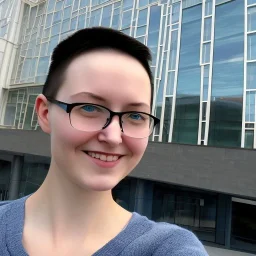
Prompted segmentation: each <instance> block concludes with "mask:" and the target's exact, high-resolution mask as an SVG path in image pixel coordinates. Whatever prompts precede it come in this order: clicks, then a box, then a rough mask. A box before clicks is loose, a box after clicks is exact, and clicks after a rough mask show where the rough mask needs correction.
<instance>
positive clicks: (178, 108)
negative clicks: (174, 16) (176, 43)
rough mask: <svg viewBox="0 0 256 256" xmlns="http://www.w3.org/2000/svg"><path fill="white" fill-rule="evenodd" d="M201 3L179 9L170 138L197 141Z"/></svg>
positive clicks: (181, 141)
mask: <svg viewBox="0 0 256 256" xmlns="http://www.w3.org/2000/svg"><path fill="white" fill-rule="evenodd" d="M201 22H202V5H201V4H200V5H196V6H193V7H190V8H188V9H184V10H183V11H182V22H181V42H180V57H179V70H178V84H177V94H176V105H175V116H174V127H173V136H172V141H173V142H177V143H187V144H197V137H198V124H199V110H200V79H201V68H200V40H201Z"/></svg>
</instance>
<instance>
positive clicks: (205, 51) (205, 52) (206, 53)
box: [202, 43, 211, 63]
mask: <svg viewBox="0 0 256 256" xmlns="http://www.w3.org/2000/svg"><path fill="white" fill-rule="evenodd" d="M210 46H211V44H210V43H205V44H203V56H202V57H203V59H202V63H209V62H210Z"/></svg>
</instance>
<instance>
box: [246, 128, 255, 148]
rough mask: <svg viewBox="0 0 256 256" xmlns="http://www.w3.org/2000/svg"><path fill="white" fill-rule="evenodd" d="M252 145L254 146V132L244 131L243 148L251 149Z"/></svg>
mask: <svg viewBox="0 0 256 256" xmlns="http://www.w3.org/2000/svg"><path fill="white" fill-rule="evenodd" d="M253 144H254V131H253V130H245V138H244V147H245V148H253Z"/></svg>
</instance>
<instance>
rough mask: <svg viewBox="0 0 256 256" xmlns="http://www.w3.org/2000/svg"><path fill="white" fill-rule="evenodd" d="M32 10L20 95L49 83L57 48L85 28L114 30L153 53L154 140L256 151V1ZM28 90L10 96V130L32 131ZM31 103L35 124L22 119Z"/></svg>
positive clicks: (158, 0) (66, 2) (131, 0)
mask: <svg viewBox="0 0 256 256" xmlns="http://www.w3.org/2000/svg"><path fill="white" fill-rule="evenodd" d="M7 3H8V1H2V2H1V4H0V9H1V8H6V10H9V9H10V6H11V4H9V3H8V4H7ZM245 3H247V6H246V8H245ZM24 5H25V9H24V14H23V20H22V25H21V33H20V35H21V36H20V45H19V48H18V51H17V55H16V60H15V67H14V71H13V73H12V78H11V86H13V87H15V86H17V85H19V89H16V91H17V90H19V91H20V90H21V91H22V90H26V89H25V88H20V86H21V84H24V86H39V85H42V84H43V83H44V82H45V79H46V75H47V72H48V68H49V63H50V57H51V54H52V51H53V49H54V47H55V46H56V45H57V44H58V43H59V42H60V41H61V40H63V39H65V38H66V37H68V36H69V35H71V34H72V33H74V32H75V31H77V30H79V29H82V28H85V27H92V26H105V27H112V28H115V29H118V30H121V31H123V32H124V33H126V34H128V35H131V36H133V37H135V38H136V39H138V40H139V41H141V42H142V43H144V44H146V45H147V46H149V48H150V50H151V52H152V56H153V60H152V63H151V69H152V72H153V74H154V86H155V95H154V102H153V114H155V115H156V116H157V117H159V118H161V123H160V126H159V127H157V128H156V129H155V131H154V133H153V135H152V137H151V139H152V140H153V141H162V142H175V143H186V144H203V145H211V146H227V147H241V146H242V147H246V148H253V147H255V146H256V140H255V132H256V125H255V122H256V121H255V120H256V118H255V116H256V115H255V113H256V111H255V109H256V105H255V104H256V100H255V99H256V97H255V91H256V86H255V84H256V76H255V75H254V73H255V72H256V71H255V61H256V57H255V56H256V55H255V52H256V43H255V42H256V40H255V39H256V36H255V35H256V26H255V24H256V2H255V1H254V0H247V1H246V2H245V0H232V1H227V0H205V1H204V2H203V1H202V0H183V1H180V0H175V1H167V0H122V1H109V0H108V1H107V0H102V1H101V0H97V1H89V0H48V1H45V2H43V3H40V4H38V5H36V6H33V7H31V6H29V5H28V4H25V3H24ZM1 13H2V12H1ZM3 24H4V23H3ZM230 24H233V25H232V26H230ZM0 26H1V24H0ZM21 91H20V92H19V96H18V97H17V101H16V102H15V100H14V98H15V97H16V96H15V95H14V94H15V93H14V91H10V93H9V94H13V96H9V98H8V103H7V106H6V112H5V117H4V125H7V126H12V127H15V128H18V129H31V127H34V120H32V121H31V120H29V119H31V118H33V114H32V112H33V111H32V108H33V106H32V105H33V104H32V102H33V100H34V98H33V96H29V95H27V96H24V99H22V97H23V96H22V93H21ZM16 93H17V92H16ZM24 95H26V93H25V94H24ZM243 96H244V97H243ZM11 97H12V99H11ZM24 101H28V103H27V104H26V108H25V111H27V112H28V113H24V115H25V116H26V117H24V120H26V121H25V122H26V123H29V122H30V123H31V124H30V125H25V124H24V125H23V123H22V122H21V121H22V119H23V116H22V115H23V112H24V109H23V107H24V105H23V104H22V102H24ZM19 115H21V118H19ZM14 119H15V121H14ZM18 120H19V121H18ZM199 133H200V134H199Z"/></svg>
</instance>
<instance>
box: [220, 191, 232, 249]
mask: <svg viewBox="0 0 256 256" xmlns="http://www.w3.org/2000/svg"><path fill="white" fill-rule="evenodd" d="M231 221H232V201H231V197H230V196H228V195H221V194H220V195H219V197H218V204H217V214H216V243H217V244H221V245H225V246H226V247H227V248H229V247H230V237H231Z"/></svg>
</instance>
